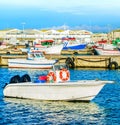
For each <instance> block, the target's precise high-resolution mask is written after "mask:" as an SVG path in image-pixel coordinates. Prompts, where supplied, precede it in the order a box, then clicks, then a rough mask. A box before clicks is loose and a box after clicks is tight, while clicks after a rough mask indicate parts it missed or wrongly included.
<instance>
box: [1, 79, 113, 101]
mask: <svg viewBox="0 0 120 125" xmlns="http://www.w3.org/2000/svg"><path fill="white" fill-rule="evenodd" d="M106 83H113V81H100V80H80V81H67V82H61V83H32V82H26V83H10V84H8V85H6V87H5V88H4V91H3V93H4V96H5V97H12V98H24V99H36V100H54V101H57V100H61V101H88V102H89V101H91V100H92V99H94V98H95V97H96V95H97V94H98V93H99V92H100V91H101V89H102V88H103V87H104V85H105V84H106Z"/></svg>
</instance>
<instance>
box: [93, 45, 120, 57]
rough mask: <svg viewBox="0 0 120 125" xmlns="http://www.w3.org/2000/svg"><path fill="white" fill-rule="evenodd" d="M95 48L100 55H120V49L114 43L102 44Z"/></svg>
mask: <svg viewBox="0 0 120 125" xmlns="http://www.w3.org/2000/svg"><path fill="white" fill-rule="evenodd" d="M94 49H95V51H96V53H97V54H98V55H120V51H119V50H118V49H117V48H116V47H115V46H113V44H101V45H99V46H97V47H96V48H94Z"/></svg>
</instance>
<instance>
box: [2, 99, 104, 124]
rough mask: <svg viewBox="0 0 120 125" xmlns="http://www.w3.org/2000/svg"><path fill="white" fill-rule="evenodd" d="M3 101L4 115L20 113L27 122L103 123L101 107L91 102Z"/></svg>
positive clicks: (17, 114)
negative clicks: (4, 104)
mask: <svg viewBox="0 0 120 125" xmlns="http://www.w3.org/2000/svg"><path fill="white" fill-rule="evenodd" d="M4 102H5V103H6V106H5V107H4V112H6V115H7V112H9V113H8V114H11V113H12V116H13V119H14V115H15V117H16V116H18V117H20V116H21V115H22V116H21V121H22V119H24V118H25V117H26V116H27V122H33V120H34V121H36V122H38V121H39V122H44V123H45V122H47V123H50V124H79V123H80V124H90V123H92V124H102V123H105V121H104V113H103V109H102V108H101V107H99V106H98V105H97V104H95V103H93V102H91V103H80V102H64V101H35V100H24V99H11V98H5V99H4ZM28 116H29V117H28ZM29 118H31V121H29ZM41 119H42V120H41ZM19 120H20V119H19Z"/></svg>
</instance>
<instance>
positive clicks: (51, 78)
mask: <svg viewBox="0 0 120 125" xmlns="http://www.w3.org/2000/svg"><path fill="white" fill-rule="evenodd" d="M55 81H56V75H55V73H54V72H53V71H50V72H49V73H48V75H47V82H48V83H51V82H55Z"/></svg>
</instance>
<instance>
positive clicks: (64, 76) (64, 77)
mask: <svg viewBox="0 0 120 125" xmlns="http://www.w3.org/2000/svg"><path fill="white" fill-rule="evenodd" d="M59 74H60V79H61V80H62V81H67V80H68V79H69V77H70V73H69V71H68V70H67V69H62V70H60V73H59Z"/></svg>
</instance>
